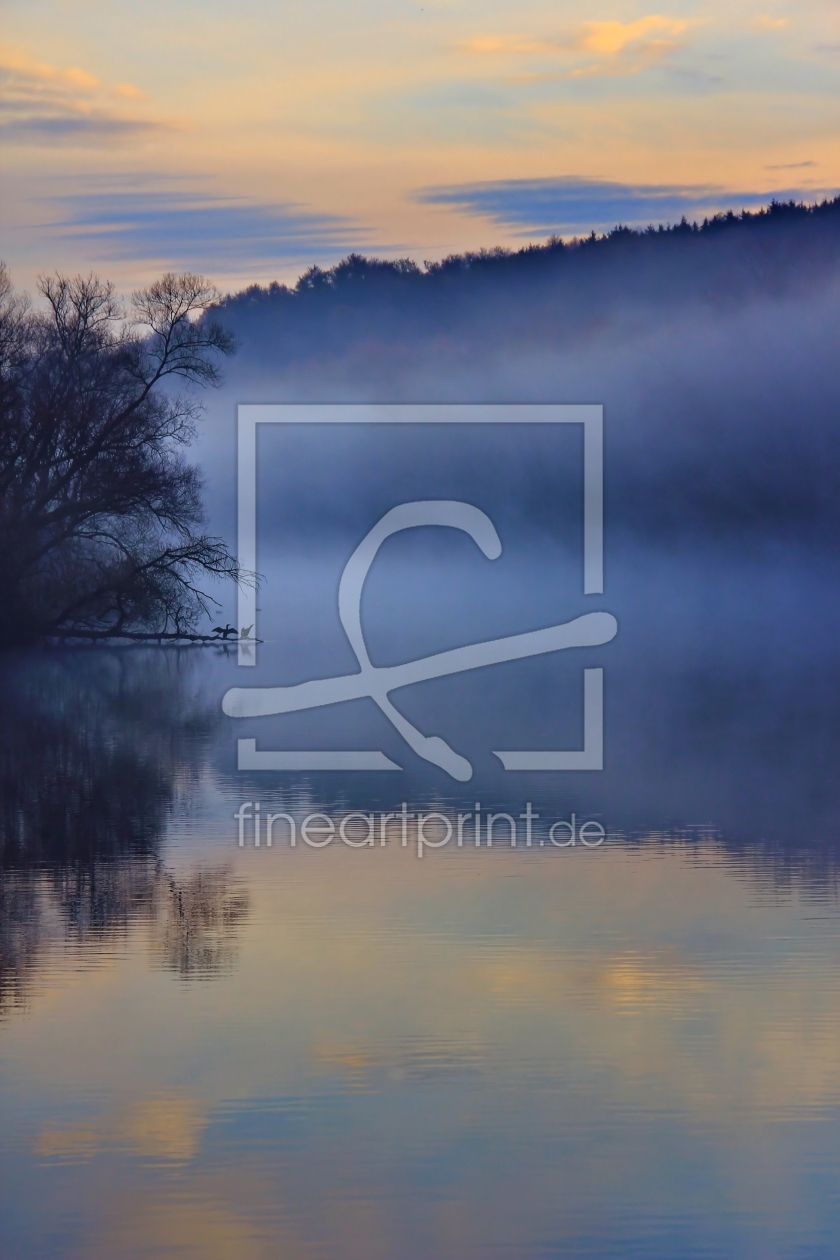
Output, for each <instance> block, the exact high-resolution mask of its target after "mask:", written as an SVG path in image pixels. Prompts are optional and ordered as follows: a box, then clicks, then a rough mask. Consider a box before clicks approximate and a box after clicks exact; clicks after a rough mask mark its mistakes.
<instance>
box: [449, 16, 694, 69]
mask: <svg viewBox="0 0 840 1260" xmlns="http://www.w3.org/2000/svg"><path fill="white" fill-rule="evenodd" d="M690 25H692V23H691V22H690V21H688V20H687V19H681V18H670V17H664V16H662V15H660V14H650V15H649V16H647V17H642V18H638V19H637V20H636V21H635V22H585V23H583V25H582V26H579V27H578V28H576V29H575V30H572V31H570V32H569V33H567V34H566V35H562V36H556V37H553V38H534V37H531V36H525V35H477V36H474V37H473V38H472V39H469V40H467V41H465V42H464V43H462V44H461V45H460V49H461V51H462V52H466V53H472V54H474V55H478V56H482V55H483V56H496V57H511V56H540V55H542V56H554V57H557V56H560V57H565V58H580V57H581V56H583V57H584V58H585V59H586V60H587V62H588V64H587V65H585V66H582V67H581V66H578V67H576V68H573V69H571V70H570V71H569V72H568V73H570V74H571V75H572V76H576V75H581V74H598V73H609V74H615V73H620V74H629V73H634V72H636V71H638V70H642V69H644V68H645V67H646V66H649V65H651V64H653V63H654V62H656V61H659V60H661V58H662V57H663V56H664V55H665V54H667V53H668V52H670V51H671V50H672V49H674V48H676V47H678V46H679V42H680V36H682V35H683V34H684V32H685V31H686V30H687V29H688V27H689V26H690ZM593 56H594V57H595V58H596V59H597V60H596V61H595V62H594V63H593V62H592V57H593Z"/></svg>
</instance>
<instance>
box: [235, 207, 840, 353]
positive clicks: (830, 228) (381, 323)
mask: <svg viewBox="0 0 840 1260" xmlns="http://www.w3.org/2000/svg"><path fill="white" fill-rule="evenodd" d="M838 274H840V197H837V198H836V199H834V200H832V201H824V202H821V203H820V204H817V205H811V206H808V205H803V204H798V203H794V202H788V203H781V202H774V203H772V204H771V205H770V206H769V207H768V208H767V209H765V210H760V211H757V212H753V213H750V212H744V213H743V214H737V215H736V214H733V213H731V212H730V213H729V214H721V215H718V216H716V217H715V218H713V219H707V220H706V221H704V222H703V223H702V224H696V223H687V222H685V221H683V222H682V223H680V224H677V225H676V226H672V227H649V228H647V229H644V230H633V229H630V228H625V227H617V228H615V229H614V230H613V231H612V232H609V233H607V234H606V235H603V236H596V235H595V234H594V233H593V234H592V235H591V236H589V237H586V238H584V239H582V240H575V241H572V242H568V243H567V242H563V241H562V240H561V239H559V238H552V239H550V240H549V241H548V242H547V243H546V244H544V245H527V246H526V247H524V248H523V249H520V250H516V251H512V250H505V249H492V250H480V251H478V252H474V253H465V254H457V255H452V256H450V257H448V258H445V259H443V261H441V262H428V263H425V264H424V265H423V266H422V267H421V266H418V265H417V264H416V263H414V262H412V261H411V260H409V259H398V260H396V261H385V260H382V259H377V258H366V257H363V256H362V255H359V254H351V255H349V257H347V258H345V259H344V260H343V261H342V262H340V263H338V264H337V265H336V266H335V267H331V268H329V269H322V268H320V267H311V268H310V269H309V270H308V271H306V272H305V273H304V274H303V275H302V276H301V277H300V279H299V280H298V282H297V284H296V285H294V287H288V286H286V285H281V284H277V283H274V284H271V285H269V286H268V287H265V288H264V287H261V286H259V285H254V286H252V287H250V288H248V289H245V290H243V291H242V292H240V293H237V294H234V295H231V296H228V297H227V298H225V299H224V300H223V302H222V303H221V306H220V309H219V314H221V316H222V319H223V321H224V323H226V324H227V325H228V326H229V327H230V328H231V329H232V330H233V331H234V332H235V333H237V334H238V335H239V336H240V338H241V342H242V348H243V350H244V351H245V353H246V354H248V352H249V351H250V352H258V353H259V352H260V351H267V350H270V357H271V360H272V361H273V362H274V364H276V365H277V366H280V365H281V364H282V363H283V362H287V363H292V362H295V361H298V362H299V361H300V360H301V359H308V358H311V357H312V356H313V355H314V356H316V357H321V356H323V355H326V356H327V357H332V356H334V355H339V356H340V355H342V354H344V353H346V352H347V351H348V350H351V348H354V347H356V348H358V347H359V346H360V345H366V346H367V347H368V349H370V348H373V347H375V346H377V345H379V346H383V345H394V344H396V343H403V344H405V345H408V344H411V343H412V342H414V343H416V342H417V341H418V340H419V341H424V342H427V341H428V340H429V339H432V340H435V339H437V338H445V337H447V336H452V335H457V338H458V340H460V341H464V340H466V341H468V342H473V343H475V342H486V341H490V342H494V341H498V340H504V341H508V342H509V341H511V340H513V341H516V340H519V339H520V338H524V339H528V340H534V341H538V342H539V341H544V340H545V339H550V340H554V339H555V338H557V337H558V336H559V337H560V338H561V339H564V340H565V339H569V338H570V339H572V340H573V339H574V338H575V335H576V334H581V333H585V332H586V331H587V330H592V329H595V328H597V327H598V326H599V325H603V324H604V322H605V321H606V322H610V321H611V319H612V318H613V317H614V316H615V315H617V314H619V313H629V314H631V315H632V314H634V313H635V314H637V315H639V316H640V317H642V319H643V320H644V321H645V322H646V321H647V319H650V318H652V319H654V320H655V319H656V315H657V312H659V314H660V315H661V314H662V313H663V312H664V310H666V309H667V310H674V308H675V307H678V308H679V307H685V306H698V305H699V306H703V307H706V308H712V309H729V310H731V309H732V308H733V307H737V306H741V305H744V304H746V303H749V302H750V301H753V300H756V299H758V300H761V299H780V298H782V299H783V298H785V297H792V298H793V297H798V298H801V297H803V296H806V295H807V293H808V291H809V290H812V289H815V288H821V287H823V286H824V285H825V284H826V283H830V282H831V281H832V280H833V279H834V278H835V277H836V276H837V275H838Z"/></svg>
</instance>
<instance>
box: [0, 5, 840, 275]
mask: <svg viewBox="0 0 840 1260" xmlns="http://www.w3.org/2000/svg"><path fill="white" fill-rule="evenodd" d="M0 18H1V19H2V21H1V22H0V30H1V31H2V34H0V150H2V152H1V153H0V161H2V166H3V172H4V175H3V180H2V190H1V191H0V225H2V236H0V256H2V257H3V258H4V259H5V261H6V262H7V264H8V265H9V267H10V268H11V271H12V276H13V279H14V280H15V282H16V283H17V285H18V286H19V287H22V288H31V287H32V285H33V284H34V282H35V278H36V276H37V275H38V274H39V273H43V272H48V271H52V270H55V269H60V270H63V271H78V270H81V271H88V270H90V269H93V270H96V271H97V272H99V274H101V275H104V276H108V277H110V278H111V279H113V280H114V281H115V282H116V283H117V285H118V286H119V287H120V288H122V289H130V288H131V287H133V286H135V285H137V284H142V283H145V282H146V281H148V280H149V279H151V278H153V277H154V276H155V275H157V274H159V273H160V272H161V271H163V270H165V269H167V268H174V269H178V270H181V269H189V270H198V271H201V272H203V273H205V274H207V275H208V276H210V277H211V278H212V279H213V280H215V281H216V282H217V283H218V284H219V285H220V286H221V287H222V288H225V289H234V288H238V287H241V286H242V285H244V284H248V283H254V282H260V283H265V282H267V281H269V280H272V279H279V280H283V281H289V280H294V279H295V277H296V276H297V275H299V274H300V273H301V271H303V270H304V269H305V268H306V267H307V266H309V265H311V264H312V263H318V264H320V265H329V264H330V263H333V262H336V261H338V260H339V259H340V258H341V257H343V256H344V255H346V254H347V253H348V252H350V251H351V250H358V251H361V252H366V253H375V254H378V255H380V256H384V257H397V256H408V257H411V258H414V259H416V260H417V261H420V262H422V261H423V260H424V259H433V258H440V257H443V256H445V255H446V254H447V253H451V252H454V251H461V250H464V249H476V248H481V247H492V246H494V245H499V244H501V245H507V246H514V247H516V246H519V245H522V244H525V243H527V242H528V241H541V240H544V239H545V238H546V237H547V236H548V235H550V234H552V233H559V234H562V235H564V236H567V237H568V236H572V235H575V234H583V233H587V232H589V231H590V230H592V229H594V230H598V231H602V230H607V229H609V228H610V227H612V226H614V225H615V224H616V223H628V224H634V225H636V224H646V223H648V222H673V221H675V220H679V218H680V217H681V216H682V215H683V214H685V215H687V216H688V217H689V218H694V217H697V216H701V217H702V215H704V214H706V213H710V212H713V211H715V210H718V209H722V208H730V207H731V208H733V209H735V210H739V209H741V208H749V207H753V206H757V205H761V204H766V202H767V201H768V200H769V198H770V197H771V196H772V195H774V194H776V195H780V196H796V197H802V198H805V199H808V200H815V199H817V198H819V197H821V196H824V195H834V194H835V193H836V192H837V191H838V190H840V6H838V5H837V3H836V0H795V2H794V0H735V2H734V3H733V0H728V2H727V3H724V2H723V0H678V2H676V3H667V2H666V0H662V2H661V3H659V4H658V5H657V6H656V7H654V8H651V7H648V6H647V5H646V4H645V3H633V2H632V0H599V2H598V3H582V2H581V0H552V2H551V3H548V2H547V0H517V3H515V4H514V3H513V2H512V0H504V2H502V0H480V2H479V0H422V2H417V0H356V2H355V3H354V4H352V5H349V4H347V3H346V0H283V2H282V3H280V2H279V0H239V3H238V4H236V5H234V4H232V3H230V0H144V3H143V4H138V3H137V2H136V0H131V2H129V0H0Z"/></svg>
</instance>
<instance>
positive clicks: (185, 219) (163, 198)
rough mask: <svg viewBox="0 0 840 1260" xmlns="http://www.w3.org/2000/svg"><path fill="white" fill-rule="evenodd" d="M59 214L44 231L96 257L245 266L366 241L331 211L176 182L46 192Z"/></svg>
mask: <svg viewBox="0 0 840 1260" xmlns="http://www.w3.org/2000/svg"><path fill="white" fill-rule="evenodd" d="M49 204H50V205H52V206H56V207H57V208H58V209H59V210H60V212H61V213H60V217H59V218H57V219H54V220H53V221H52V222H49V223H46V224H44V225H43V227H42V229H41V230H42V231H45V232H47V233H49V234H50V235H51V236H52V237H53V238H57V239H59V240H65V241H66V240H73V241H75V242H84V243H86V244H88V245H90V246H93V247H95V252H96V255H97V257H100V258H118V259H132V260H138V261H139V260H143V261H148V262H156V263H160V264H162V265H166V266H171V267H174V268H176V269H177V268H191V269H197V270H215V271H217V272H224V273H227V272H229V271H231V270H238V271H242V270H243V268H244V270H245V272H248V273H249V272H250V271H251V270H258V269H260V267H261V266H264V265H265V264H266V263H270V262H273V261H279V260H283V261H294V260H305V261H307V262H312V261H314V260H317V259H321V260H323V259H324V258H326V257H335V256H336V255H337V254H343V253H347V252H348V251H350V250H352V249H354V248H358V247H359V246H361V245H364V244H366V243H367V235H366V233H365V231H364V230H363V229H362V228H361V227H360V226H359V225H357V224H355V223H354V222H352V221H351V220H349V219H346V218H343V217H340V216H337V215H325V214H312V213H309V212H307V211H306V210H305V209H302V208H301V207H299V206H295V205H290V204H265V203H259V202H252V201H248V200H246V199H245V198H234V197H227V198H224V197H212V196H209V195H206V194H202V193H196V192H191V191H187V190H180V189H171V188H169V189H167V188H165V187H164V188H160V189H157V190H154V189H152V190H150V189H149V188H148V184H147V185H146V186H145V189H144V191H138V190H136V189H135V188H133V187H131V184H130V182H128V183H127V184H124V186H123V187H121V188H118V189H116V190H115V189H106V190H100V191H93V192H89V193H76V194H71V195H66V196H62V197H57V198H52V199H51V201H50V202H49Z"/></svg>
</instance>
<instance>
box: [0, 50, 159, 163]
mask: <svg viewBox="0 0 840 1260" xmlns="http://www.w3.org/2000/svg"><path fill="white" fill-rule="evenodd" d="M142 95H143V93H142V92H141V91H140V90H139V88H136V87H134V86H133V85H132V84H129V83H119V84H117V85H115V86H114V87H112V88H110V89H108V88H106V87H105V86H104V85H103V84H102V83H101V82H100V80H99V79H97V78H96V76H95V75H92V74H88V72H87V71H86V70H80V69H79V68H78V66H54V65H50V64H49V63H47V62H43V61H37V60H36V59H35V58H33V57H30V56H29V54H28V53H26V52H25V51H23V50H21V49H17V48H9V47H3V46H0V139H6V140H12V141H15V142H20V141H24V142H26V143H43V142H44V141H47V142H48V143H50V142H54V141H56V140H67V138H68V137H72V136H76V137H78V138H82V137H86V138H87V139H88V140H90V139H91V138H98V139H99V140H102V139H106V138H107V139H113V138H114V137H116V136H119V135H124V134H128V133H132V132H137V131H144V130H149V129H150V128H157V127H159V126H160V124H159V123H156V122H153V121H152V120H150V119H145V118H139V117H137V116H132V115H131V114H126V113H125V112H123V111H122V110H121V109H120V108H119V107H118V106H117V102H116V101H115V100H114V98H115V97H116V98H117V100H128V99H137V98H138V97H141V96H142Z"/></svg>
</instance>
